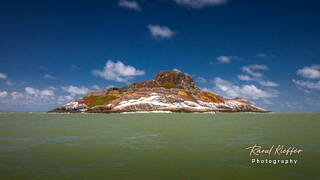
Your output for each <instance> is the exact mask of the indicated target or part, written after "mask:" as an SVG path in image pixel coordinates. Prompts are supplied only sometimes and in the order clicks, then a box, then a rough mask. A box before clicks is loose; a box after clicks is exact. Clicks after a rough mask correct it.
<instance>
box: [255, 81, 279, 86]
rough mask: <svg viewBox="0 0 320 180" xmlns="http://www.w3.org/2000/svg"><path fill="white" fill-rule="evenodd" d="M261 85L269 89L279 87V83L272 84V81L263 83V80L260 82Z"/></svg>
mask: <svg viewBox="0 0 320 180" xmlns="http://www.w3.org/2000/svg"><path fill="white" fill-rule="evenodd" d="M259 84H260V85H261V86H267V87H276V86H278V83H275V82H272V81H263V80H261V81H259Z"/></svg>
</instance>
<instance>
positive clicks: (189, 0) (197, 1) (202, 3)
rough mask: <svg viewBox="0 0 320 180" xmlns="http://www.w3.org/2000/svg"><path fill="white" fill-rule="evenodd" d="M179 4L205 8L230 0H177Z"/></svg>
mask: <svg viewBox="0 0 320 180" xmlns="http://www.w3.org/2000/svg"><path fill="white" fill-rule="evenodd" d="M175 2H176V3H177V4H178V5H181V6H185V7H190V8H198V9H199V8H204V7H209V6H218V5H223V4H227V3H228V0H175Z"/></svg>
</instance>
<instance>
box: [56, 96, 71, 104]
mask: <svg viewBox="0 0 320 180" xmlns="http://www.w3.org/2000/svg"><path fill="white" fill-rule="evenodd" d="M73 99H74V98H73V97H72V96H59V97H58V98H57V103H58V104H65V103H67V102H70V101H71V100H73Z"/></svg>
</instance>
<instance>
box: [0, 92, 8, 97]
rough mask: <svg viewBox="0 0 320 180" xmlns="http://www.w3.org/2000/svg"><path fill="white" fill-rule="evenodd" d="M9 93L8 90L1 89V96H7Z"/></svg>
mask: <svg viewBox="0 0 320 180" xmlns="http://www.w3.org/2000/svg"><path fill="white" fill-rule="evenodd" d="M7 95H8V93H7V91H0V98H2V97H6V96H7Z"/></svg>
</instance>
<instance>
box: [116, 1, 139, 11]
mask: <svg viewBox="0 0 320 180" xmlns="http://www.w3.org/2000/svg"><path fill="white" fill-rule="evenodd" d="M118 5H119V6H120V7H122V8H127V9H133V10H135V11H141V7H140V5H139V4H138V3H137V1H127V0H121V1H119V4H118Z"/></svg>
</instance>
